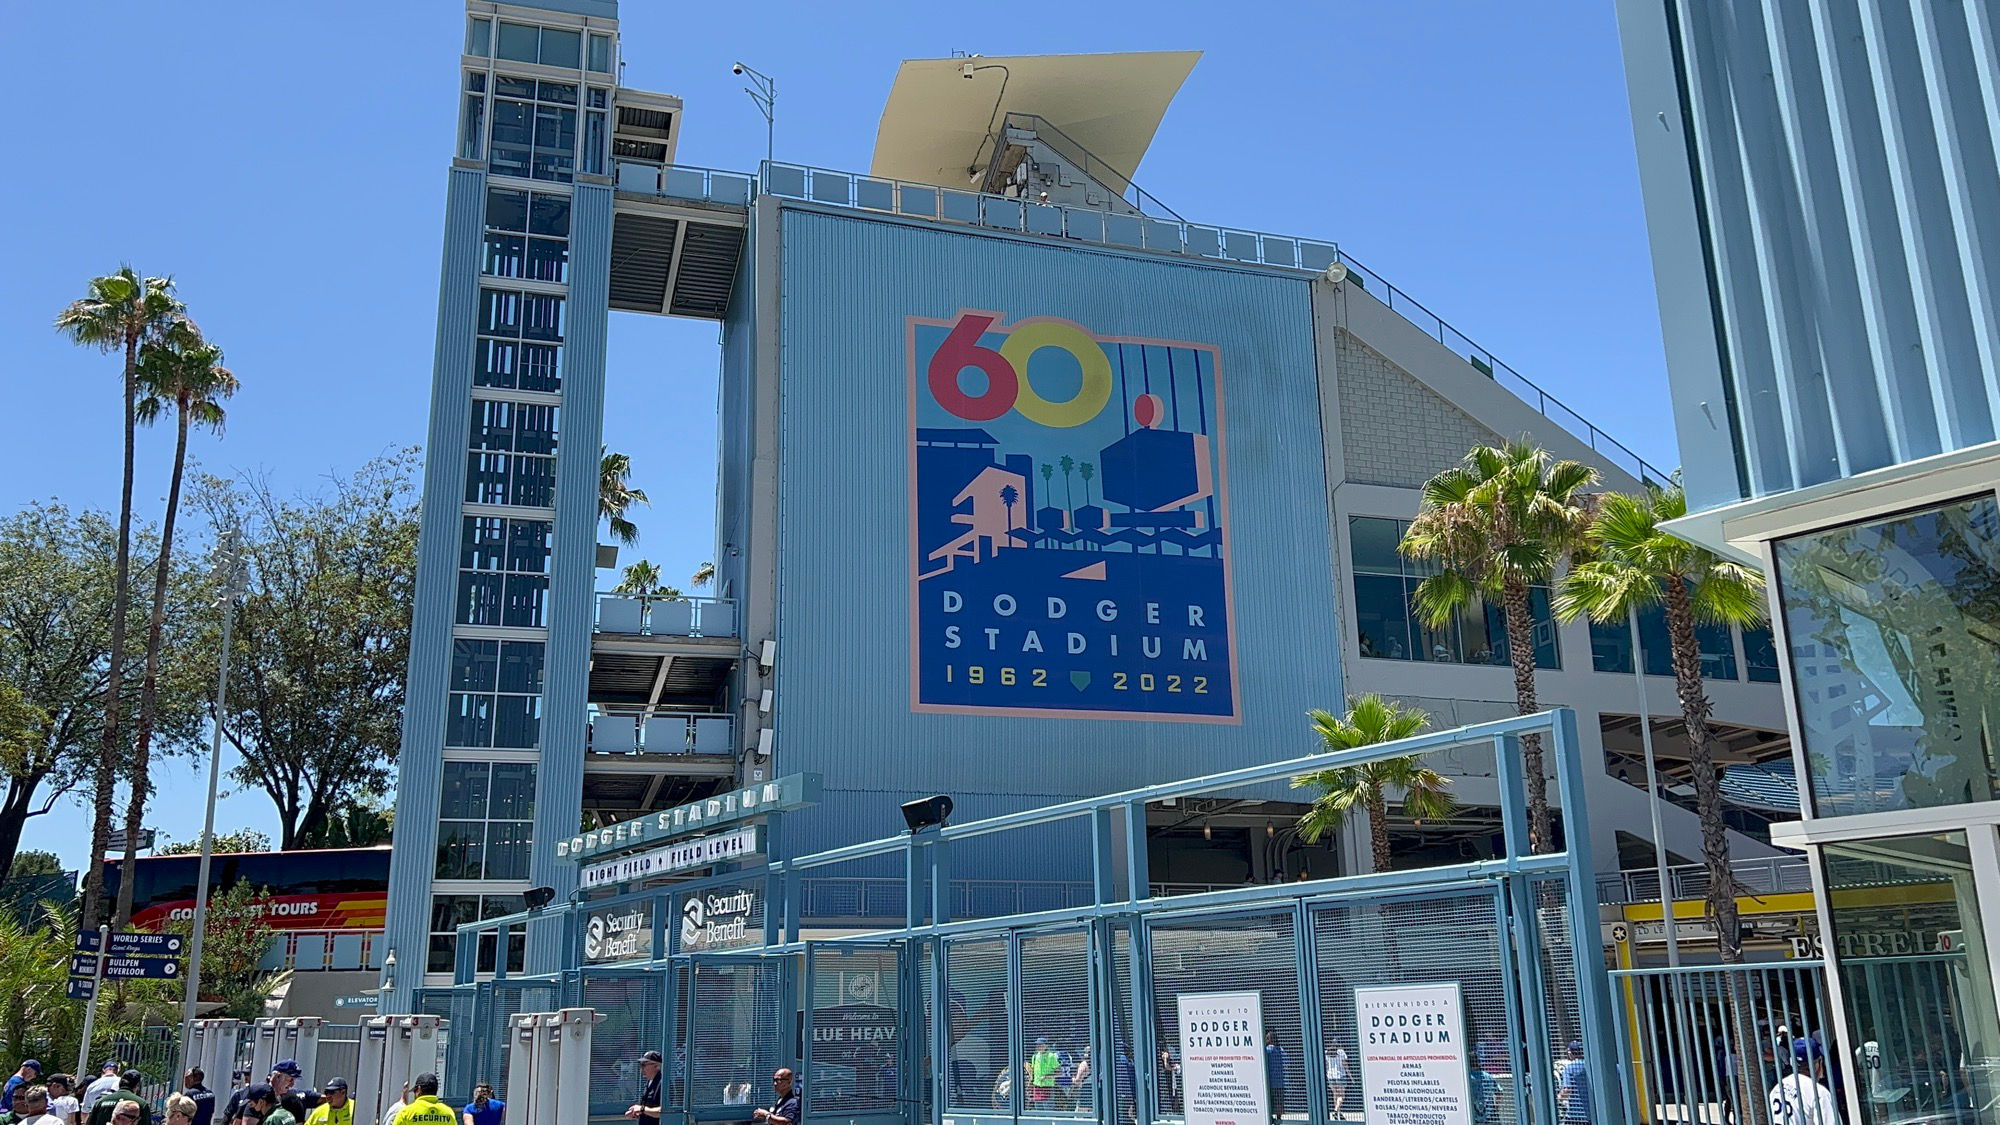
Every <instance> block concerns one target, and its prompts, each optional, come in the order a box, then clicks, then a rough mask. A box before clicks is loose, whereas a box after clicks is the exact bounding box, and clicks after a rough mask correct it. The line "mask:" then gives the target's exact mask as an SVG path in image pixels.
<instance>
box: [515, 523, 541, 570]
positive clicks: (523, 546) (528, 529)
mask: <svg viewBox="0 0 2000 1125" xmlns="http://www.w3.org/2000/svg"><path fill="white" fill-rule="evenodd" d="M507 569H508V570H511V571H514V572H515V573H517V574H547V573H548V572H549V524H548V523H547V522H546V521H543V520H509V521H507Z"/></svg>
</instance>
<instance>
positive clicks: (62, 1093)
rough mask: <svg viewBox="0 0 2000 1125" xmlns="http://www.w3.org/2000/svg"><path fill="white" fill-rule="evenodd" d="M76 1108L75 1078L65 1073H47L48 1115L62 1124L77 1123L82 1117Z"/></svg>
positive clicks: (75, 1124)
mask: <svg viewBox="0 0 2000 1125" xmlns="http://www.w3.org/2000/svg"><path fill="white" fill-rule="evenodd" d="M78 1108H79V1107H78V1104H77V1100H76V1080H75V1079H73V1078H71V1077H70V1076H69V1075H67V1074H51V1075H49V1116H50V1117H53V1118H55V1119H56V1120H57V1121H59V1122H61V1123H62V1125H78V1123H79V1122H80V1121H82V1119H83V1114H82V1113H80V1112H78Z"/></svg>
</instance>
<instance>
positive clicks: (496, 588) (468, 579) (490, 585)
mask: <svg viewBox="0 0 2000 1125" xmlns="http://www.w3.org/2000/svg"><path fill="white" fill-rule="evenodd" d="M501 589H502V585H501V578H500V576H499V575H497V574H469V573H462V574H460V575H459V576H458V623H459V624H460V625H498V624H500V592H501Z"/></svg>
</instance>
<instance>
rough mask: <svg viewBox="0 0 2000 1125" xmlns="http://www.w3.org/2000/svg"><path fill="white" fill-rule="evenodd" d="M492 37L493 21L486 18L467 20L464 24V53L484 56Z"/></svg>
mask: <svg viewBox="0 0 2000 1125" xmlns="http://www.w3.org/2000/svg"><path fill="white" fill-rule="evenodd" d="M492 38H493V21H492V20H487V19H473V20H467V21H466V24H465V53H466V54H468V55H478V56H480V57H482V58H484V57H485V55H486V52H487V50H488V48H489V47H490V46H491V42H492Z"/></svg>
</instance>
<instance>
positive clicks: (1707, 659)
mask: <svg viewBox="0 0 2000 1125" xmlns="http://www.w3.org/2000/svg"><path fill="white" fill-rule="evenodd" d="M1694 643H1695V651H1697V652H1699V653H1701V674H1702V678H1704V679H1709V680H1733V679H1735V678H1736V639H1735V638H1734V637H1733V636H1731V635H1730V632H1729V626H1727V625H1696V626H1695V627H1694Z"/></svg>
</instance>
